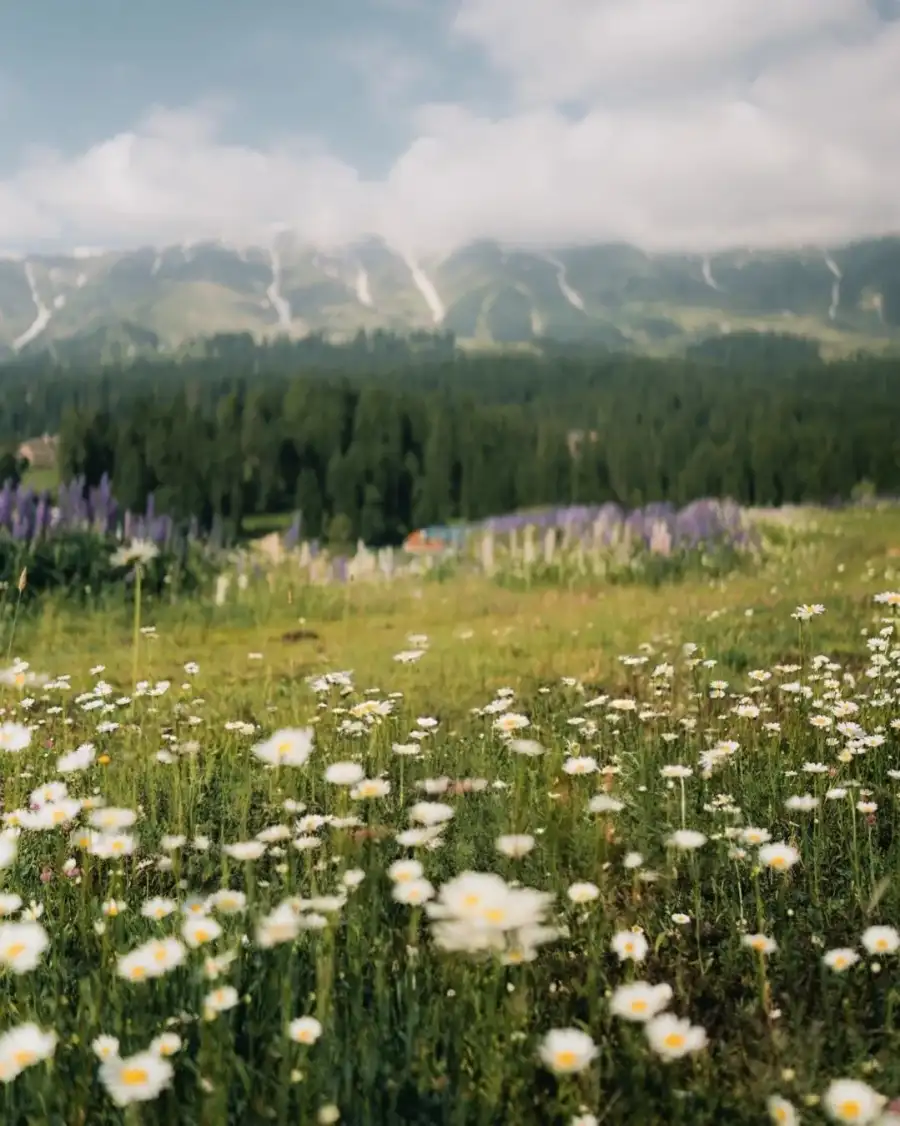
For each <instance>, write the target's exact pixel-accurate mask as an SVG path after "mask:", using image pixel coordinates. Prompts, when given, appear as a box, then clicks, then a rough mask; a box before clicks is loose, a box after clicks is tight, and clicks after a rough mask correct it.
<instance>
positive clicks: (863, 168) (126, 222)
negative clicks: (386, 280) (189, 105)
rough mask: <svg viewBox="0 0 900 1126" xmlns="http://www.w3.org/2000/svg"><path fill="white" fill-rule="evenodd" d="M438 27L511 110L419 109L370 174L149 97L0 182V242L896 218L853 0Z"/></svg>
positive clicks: (899, 131)
mask: <svg viewBox="0 0 900 1126" xmlns="http://www.w3.org/2000/svg"><path fill="white" fill-rule="evenodd" d="M551 15H552V16H553V17H555V19H551V18H550V17H551ZM454 27H455V29H456V32H457V35H458V36H465V37H466V39H467V41H469V42H477V43H478V44H479V45H480V47H481V49H482V50H483V51H484V52H485V53H486V54H487V57H488V58H489V59H490V60H491V62H492V65H493V66H494V67H496V68H498V69H499V70H501V71H502V72H503V73H504V74H505V75H506V76H507V78H508V80H509V82H510V85H511V89H512V90H513V91H514V93H515V95H516V98H515V99H514V102H513V104H514V105H515V106H516V108H515V109H514V110H513V111H511V112H510V113H509V114H508V115H507V116H503V117H495V118H488V117H486V116H483V115H482V116H480V115H478V114H476V113H475V112H474V111H473V110H471V109H469V108H466V107H465V106H455V105H444V106H424V107H421V108H420V109H419V111H418V112H417V114H416V115H415V129H416V136H415V137H414V138H413V139H412V140H411V142H410V143H409V145H408V147H407V148H406V151H405V152H403V153H402V154H400V155H399V156H398V157H397V159H396V161H395V162H394V164H393V166H392V167H391V168H390V170H389V172H388V173H387V175H386V176H385V178H384V179H383V180H380V181H377V182H372V181H365V180H362V179H361V178H360V177H359V175H358V174H357V172H356V171H355V170H354V169H353V168H352V167H351V166H350V165H348V164H347V163H346V162H343V161H341V160H338V159H336V158H335V157H333V156H332V155H330V154H329V153H328V152H327V150H326V149H324V148H323V147H322V146H321V145H320V144H316V143H313V142H311V141H309V140H308V139H307V140H298V141H294V142H290V143H284V144H281V145H278V146H275V147H269V148H266V149H260V148H252V147H249V146H241V145H236V144H231V143H226V142H225V141H224V140H223V139H222V134H221V131H220V125H221V119H222V113H223V107H221V106H210V105H204V106H201V107H199V108H194V109H189V110H182V111H163V110H157V111H155V112H154V113H152V114H151V115H150V116H149V117H148V118H147V119H146V120H145V121H143V122H142V123H140V124H139V125H138V126H137V127H135V128H134V130H133V131H131V132H127V133H122V134H119V135H118V136H115V137H112V138H110V139H108V140H106V141H102V142H100V143H98V144H96V145H95V146H93V147H92V148H91V149H89V150H88V151H87V152H85V153H83V154H81V155H78V156H76V157H73V158H70V159H64V158H62V157H60V156H58V155H53V154H46V153H43V154H37V153H35V154H31V155H30V156H29V158H28V159H27V160H26V162H25V164H24V165H23V167H22V168H20V170H19V171H18V172H17V173H15V174H14V175H12V176H10V177H8V178H7V179H6V180H3V179H0V244H10V243H13V242H15V241H18V242H19V243H22V242H29V241H34V240H37V239H41V238H47V239H53V240H57V241H60V242H62V241H65V242H67V243H68V244H69V245H72V244H76V243H97V242H105V243H106V244H108V245H112V244H117V245H135V244H139V243H146V242H169V241H187V240H191V239H197V238H210V237H217V236H225V237H230V238H238V239H244V240H247V241H251V240H254V239H261V238H263V237H265V235H266V233H267V232H268V231H270V230H271V229H273V228H274V227H275V226H276V225H278V224H287V225H289V226H292V227H294V228H295V229H297V230H298V232H299V233H300V234H301V235H302V236H304V237H308V238H311V239H315V240H318V241H321V242H335V241H342V240H344V239H350V238H353V237H356V236H358V235H360V234H362V233H364V232H376V233H383V234H385V235H386V237H388V238H390V239H391V241H393V242H395V243H398V244H400V245H401V246H407V247H409V248H410V249H416V250H428V249H438V250H440V249H447V248H448V247H450V246H453V245H456V244H458V243H461V242H464V241H466V240H468V239H471V238H476V237H496V238H500V239H504V240H509V241H514V242H570V241H587V240H625V241H631V242H636V243H639V244H641V245H644V246H647V247H649V248H666V247H672V248H679V247H692V248H696V249H713V248H717V247H723V246H730V245H747V244H753V245H761V244H769V245H771V244H780V243H794V244H796V243H799V242H838V241H841V240H842V239H845V238H850V237H853V236H855V235H861V234H869V233H879V232H881V231H887V230H897V229H900V195H898V193H897V192H896V184H897V183H898V182H900V146H898V145H897V143H896V138H897V137H898V136H900V24H898V23H881V22H879V21H877V20H876V19H875V17H874V15H873V14H872V10H871V9H870V8H869V6H868V5H867V4H866V3H864V2H863V0H791V3H790V4H788V3H785V2H784V0H716V3H715V4H710V3H709V0H460V4H459V7H458V11H457V16H456V20H455V24H454ZM747 75H752V76H753V77H752V80H751V79H750V78H748V77H747ZM572 100H577V101H578V102H579V104H580V105H581V106H582V107H583V109H582V111H581V112H580V113H579V114H578V115H577V117H573V115H572V114H571V112H569V113H567V112H565V111H564V108H562V104H563V103H566V102H570V101H572Z"/></svg>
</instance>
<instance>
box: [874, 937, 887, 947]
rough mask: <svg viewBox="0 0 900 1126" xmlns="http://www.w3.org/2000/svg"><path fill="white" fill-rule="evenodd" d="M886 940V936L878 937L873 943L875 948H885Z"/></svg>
mask: <svg viewBox="0 0 900 1126" xmlns="http://www.w3.org/2000/svg"><path fill="white" fill-rule="evenodd" d="M887 948H888V941H887V939H886V938H879V939H878V940H877V941H876V943H875V949H876V950H887Z"/></svg>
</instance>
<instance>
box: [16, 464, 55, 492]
mask: <svg viewBox="0 0 900 1126" xmlns="http://www.w3.org/2000/svg"><path fill="white" fill-rule="evenodd" d="M22 483H23V484H24V485H27V486H28V488H30V489H34V490H35V491H36V492H43V491H44V490H45V489H46V490H49V491H53V490H54V489H57V488H59V470H58V469H56V468H55V467H54V468H49V469H29V470H28V471H27V472H26V473H25V475H24V477H23V479H22Z"/></svg>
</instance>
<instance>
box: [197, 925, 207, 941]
mask: <svg viewBox="0 0 900 1126" xmlns="http://www.w3.org/2000/svg"><path fill="white" fill-rule="evenodd" d="M194 938H195V939H196V940H197V942H207V941H208V940H209V931H208V930H206V929H205V928H204V927H198V928H197V930H195V931H194Z"/></svg>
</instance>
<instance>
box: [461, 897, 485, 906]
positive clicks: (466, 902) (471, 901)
mask: <svg viewBox="0 0 900 1126" xmlns="http://www.w3.org/2000/svg"><path fill="white" fill-rule="evenodd" d="M480 899H481V896H480V895H474V894H469V895H467V896H466V897H465V898H464V899H463V907H477V906H478V903H479V901H480Z"/></svg>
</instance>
